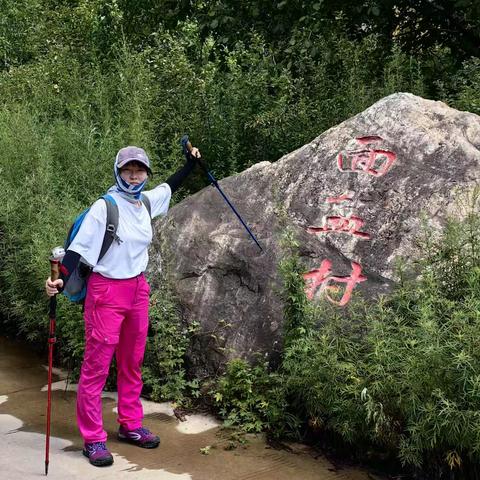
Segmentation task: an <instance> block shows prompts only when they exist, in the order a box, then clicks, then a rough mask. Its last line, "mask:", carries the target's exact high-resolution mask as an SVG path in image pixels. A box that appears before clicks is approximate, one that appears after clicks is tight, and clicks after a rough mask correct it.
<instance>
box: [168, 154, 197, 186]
mask: <svg viewBox="0 0 480 480" xmlns="http://www.w3.org/2000/svg"><path fill="white" fill-rule="evenodd" d="M195 164H196V161H195V160H194V159H193V158H189V159H188V160H187V163H186V164H185V165H184V166H183V167H182V168H180V169H179V170H177V171H176V172H175V173H174V174H173V175H171V176H170V177H168V179H167V180H166V182H165V183H168V184H169V185H170V189H171V190H172V193H173V192H175V191H176V190H178V188H179V187H180V185H181V184H182V183H183V181H184V180H185V179H186V178H187V176H188V175H189V174H190V173H191V172H192V170H193V169H194V168H195Z"/></svg>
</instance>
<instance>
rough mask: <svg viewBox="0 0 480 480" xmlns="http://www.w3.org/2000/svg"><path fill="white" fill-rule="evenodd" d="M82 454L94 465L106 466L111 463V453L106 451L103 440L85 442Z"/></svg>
mask: <svg viewBox="0 0 480 480" xmlns="http://www.w3.org/2000/svg"><path fill="white" fill-rule="evenodd" d="M83 454H84V455H85V456H86V457H87V458H88V459H89V460H90V463H91V464H92V465H95V466H96V467H107V466H108V465H111V464H112V463H113V457H112V454H111V453H110V452H109V451H108V449H107V446H106V445H105V442H92V443H86V444H85V447H84V449H83Z"/></svg>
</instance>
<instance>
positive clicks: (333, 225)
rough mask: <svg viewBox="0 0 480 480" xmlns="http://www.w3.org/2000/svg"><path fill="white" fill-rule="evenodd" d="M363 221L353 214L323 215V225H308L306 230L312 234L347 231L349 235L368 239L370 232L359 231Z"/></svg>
mask: <svg viewBox="0 0 480 480" xmlns="http://www.w3.org/2000/svg"><path fill="white" fill-rule="evenodd" d="M364 223H365V222H364V221H363V220H362V219H361V218H360V217H355V216H353V215H351V216H349V217H342V216H340V215H333V216H330V217H325V218H324V220H323V225H322V226H321V227H308V228H307V232H308V233H313V234H321V233H328V232H339V233H349V234H350V235H354V236H355V237H360V238H363V239H365V240H369V239H370V234H369V233H366V232H361V231H360V227H361V226H362V225H363V224H364Z"/></svg>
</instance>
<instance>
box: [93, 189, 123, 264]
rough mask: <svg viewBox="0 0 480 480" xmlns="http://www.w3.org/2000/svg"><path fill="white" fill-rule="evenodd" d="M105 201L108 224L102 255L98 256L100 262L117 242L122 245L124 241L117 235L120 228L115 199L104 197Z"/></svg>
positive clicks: (106, 225)
mask: <svg viewBox="0 0 480 480" xmlns="http://www.w3.org/2000/svg"><path fill="white" fill-rule="evenodd" d="M100 198H103V199H104V200H105V204H106V206H107V222H106V224H105V234H104V236H103V243H102V248H101V249H100V255H99V256H98V261H100V260H101V259H102V258H103V256H104V255H105V254H106V253H107V250H108V249H109V248H110V246H111V245H112V243H113V241H114V240H115V241H116V242H117V243H119V244H120V243H122V240H121V239H120V238H119V236H118V235H117V228H118V205H117V202H116V201H115V199H114V198H113V197H112V196H111V195H108V194H106V195H103V196H102V197H100Z"/></svg>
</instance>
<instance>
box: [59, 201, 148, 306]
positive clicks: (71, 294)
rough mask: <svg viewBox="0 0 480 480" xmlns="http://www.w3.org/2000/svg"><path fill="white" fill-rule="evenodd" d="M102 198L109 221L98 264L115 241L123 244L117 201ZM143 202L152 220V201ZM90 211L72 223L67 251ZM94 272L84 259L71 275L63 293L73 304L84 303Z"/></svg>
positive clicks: (66, 241) (84, 212)
mask: <svg viewBox="0 0 480 480" xmlns="http://www.w3.org/2000/svg"><path fill="white" fill-rule="evenodd" d="M100 198H103V200H105V204H106V206H107V221H106V224H105V234H104V236H103V242H102V248H101V249H100V254H99V256H98V260H97V262H99V261H100V260H101V259H102V258H103V257H104V255H105V254H106V253H107V251H108V249H109V248H110V247H111V245H112V243H113V242H114V241H115V242H117V243H118V244H120V243H122V241H123V240H122V239H121V238H120V237H119V236H118V235H117V228H118V205H117V202H115V199H114V198H113V197H112V196H111V195H108V194H106V195H102V196H101V197H100ZM140 199H141V201H142V203H143V204H144V205H145V207H146V209H147V210H148V214H149V215H150V218H151V217H152V207H151V205H150V200H149V198H148V197H147V196H145V195H143V194H142V196H141V198H140ZM89 211H90V207H89V208H87V209H85V210H84V211H83V212H82V213H80V214H79V215H78V216H77V218H75V220H74V221H73V223H72V226H71V227H70V229H69V231H68V234H67V238H66V240H65V245H64V249H65V251H67V249H68V247H69V246H70V244H71V243H72V241H73V239H74V238H75V236H76V235H77V233H78V230H79V229H80V226H81V225H82V222H83V220H84V219H85V216H86V215H87V213H88V212H89ZM91 272H92V267H91V266H90V265H88V264H86V263H85V262H83V259H80V262H78V265H77V267H76V268H75V270H74V271H73V272H72V274H71V275H70V277H69V279H68V281H67V283H66V284H65V285H64V287H63V291H62V293H63V294H64V295H65V296H66V297H67V298H68V299H69V300H71V301H72V302H75V303H83V302H84V300H85V296H86V294H87V279H88V277H89V275H90V273H91Z"/></svg>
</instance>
